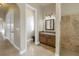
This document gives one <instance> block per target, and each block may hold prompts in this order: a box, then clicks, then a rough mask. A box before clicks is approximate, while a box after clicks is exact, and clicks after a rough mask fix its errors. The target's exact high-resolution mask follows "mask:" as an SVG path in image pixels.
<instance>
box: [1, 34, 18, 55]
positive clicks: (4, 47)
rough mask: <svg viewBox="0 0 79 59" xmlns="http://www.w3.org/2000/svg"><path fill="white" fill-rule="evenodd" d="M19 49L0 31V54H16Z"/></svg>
mask: <svg viewBox="0 0 79 59" xmlns="http://www.w3.org/2000/svg"><path fill="white" fill-rule="evenodd" d="M18 53H19V51H18V50H17V49H16V48H15V47H14V46H13V45H12V44H11V43H10V42H9V41H8V40H4V39H3V37H2V34H1V33H0V56H18V55H19V54H18Z"/></svg>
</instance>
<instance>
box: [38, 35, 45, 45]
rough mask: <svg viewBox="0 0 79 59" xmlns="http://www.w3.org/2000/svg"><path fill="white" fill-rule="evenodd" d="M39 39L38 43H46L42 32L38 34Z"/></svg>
mask: <svg viewBox="0 0 79 59" xmlns="http://www.w3.org/2000/svg"><path fill="white" fill-rule="evenodd" d="M39 39H40V43H44V44H46V38H45V35H44V34H40V36H39Z"/></svg>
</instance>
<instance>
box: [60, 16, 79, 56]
mask: <svg viewBox="0 0 79 59" xmlns="http://www.w3.org/2000/svg"><path fill="white" fill-rule="evenodd" d="M61 55H79V15H67V16H62V19H61Z"/></svg>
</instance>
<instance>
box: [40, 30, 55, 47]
mask: <svg viewBox="0 0 79 59" xmlns="http://www.w3.org/2000/svg"><path fill="white" fill-rule="evenodd" d="M39 41H40V43H42V44H45V45H48V46H51V47H55V32H44V31H40V33H39Z"/></svg>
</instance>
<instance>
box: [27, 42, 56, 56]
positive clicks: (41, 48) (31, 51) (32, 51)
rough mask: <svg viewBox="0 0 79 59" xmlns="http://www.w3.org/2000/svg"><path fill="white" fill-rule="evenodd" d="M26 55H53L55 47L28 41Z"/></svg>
mask: <svg viewBox="0 0 79 59" xmlns="http://www.w3.org/2000/svg"><path fill="white" fill-rule="evenodd" d="M27 55H28V56H54V55H55V48H52V47H49V46H47V45H44V44H40V45H38V46H37V45H35V44H34V42H30V43H28V54H27Z"/></svg>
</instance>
